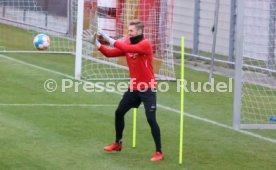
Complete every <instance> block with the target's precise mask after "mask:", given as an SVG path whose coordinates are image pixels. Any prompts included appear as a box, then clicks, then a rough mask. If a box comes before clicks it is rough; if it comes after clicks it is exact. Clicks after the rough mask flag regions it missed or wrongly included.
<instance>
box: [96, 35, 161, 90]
mask: <svg viewBox="0 0 276 170" xmlns="http://www.w3.org/2000/svg"><path fill="white" fill-rule="evenodd" d="M114 47H115V48H108V47H106V46H104V45H101V47H100V48H99V50H100V51H101V52H102V53H103V54H104V55H105V56H106V57H119V56H124V55H125V56H126V60H127V64H128V67H129V76H130V86H129V88H130V89H132V90H140V89H141V90H143V89H149V88H155V87H156V80H155V77H154V72H153V67H152V58H153V50H152V45H151V43H150V42H149V41H148V40H147V39H143V40H141V41H140V42H139V43H137V44H131V43H130V40H129V38H128V37H126V38H123V39H122V40H117V41H115V44H114Z"/></svg>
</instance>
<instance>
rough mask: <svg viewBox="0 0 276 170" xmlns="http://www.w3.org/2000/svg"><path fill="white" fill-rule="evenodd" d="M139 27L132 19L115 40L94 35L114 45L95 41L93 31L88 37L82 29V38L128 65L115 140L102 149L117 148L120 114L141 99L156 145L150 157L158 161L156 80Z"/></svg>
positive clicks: (121, 125)
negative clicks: (122, 35)
mask: <svg viewBox="0 0 276 170" xmlns="http://www.w3.org/2000/svg"><path fill="white" fill-rule="evenodd" d="M143 30H144V24H143V23H142V22H141V21H139V20H133V21H131V22H130V24H129V26H128V36H127V37H124V38H123V39H122V40H117V41H116V40H114V39H112V38H110V37H109V36H107V35H106V34H105V33H104V32H103V31H99V32H98V34H99V35H101V36H102V37H103V38H104V39H105V40H106V41H107V42H109V44H110V45H111V46H114V48H109V47H107V46H105V45H102V44H101V43H99V41H98V40H97V38H95V37H96V35H95V34H94V35H93V36H94V37H93V38H92V37H91V36H89V35H92V34H89V33H87V32H84V40H87V41H91V42H92V43H94V44H95V45H96V46H97V48H98V50H99V51H100V52H101V53H102V54H104V55H105V56H106V57H119V56H126V60H127V64H128V67H129V75H130V85H129V88H128V90H127V91H126V92H125V93H124V95H123V97H122V99H121V101H120V103H119V105H118V108H117V110H116V111H115V129H116V139H115V142H113V143H112V144H110V145H108V146H106V147H104V150H105V151H106V152H111V151H121V149H122V138H123V130H124V125H125V122H124V116H125V114H126V113H127V112H128V111H129V110H130V109H131V108H138V107H139V105H140V104H141V102H143V104H144V107H145V112H146V117H147V121H148V123H149V125H150V128H151V134H152V136H153V139H154V142H155V146H156V152H155V153H154V155H153V156H152V157H151V159H150V160H151V161H158V160H163V159H164V156H163V154H162V151H161V139H160V138H161V137H160V129H159V126H158V123H157V121H156V90H155V87H156V81H155V77H154V72H153V67H152V60H153V50H152V45H151V43H150V42H149V40H147V39H145V38H144V34H143ZM89 37H90V38H89ZM92 39H93V40H92Z"/></svg>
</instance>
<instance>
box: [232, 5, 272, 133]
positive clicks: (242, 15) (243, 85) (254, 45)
mask: <svg viewBox="0 0 276 170" xmlns="http://www.w3.org/2000/svg"><path fill="white" fill-rule="evenodd" d="M275 9H276V1H274V0H268V1H263V0H245V1H238V5H237V14H238V17H237V27H236V30H237V37H236V50H235V53H236V55H235V56H236V64H235V70H236V71H235V94H234V109H233V111H234V113H233V127H234V128H235V129H239V128H244V129H276V65H275V62H276V60H275V26H276V25H275V21H276V16H275Z"/></svg>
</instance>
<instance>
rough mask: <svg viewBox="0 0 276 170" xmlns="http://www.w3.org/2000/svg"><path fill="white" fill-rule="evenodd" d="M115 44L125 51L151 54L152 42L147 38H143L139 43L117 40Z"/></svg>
mask: <svg viewBox="0 0 276 170" xmlns="http://www.w3.org/2000/svg"><path fill="white" fill-rule="evenodd" d="M114 46H115V47H116V48H118V49H120V50H122V51H124V52H125V53H139V54H146V55H149V54H151V46H150V43H149V42H148V41H146V40H143V41H141V42H140V43H138V44H126V43H124V42H120V41H115V43H114Z"/></svg>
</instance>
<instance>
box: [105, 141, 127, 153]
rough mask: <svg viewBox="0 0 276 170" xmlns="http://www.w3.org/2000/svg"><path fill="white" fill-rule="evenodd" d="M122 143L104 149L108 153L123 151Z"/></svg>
mask: <svg viewBox="0 0 276 170" xmlns="http://www.w3.org/2000/svg"><path fill="white" fill-rule="evenodd" d="M122 147H123V146H122V143H117V142H114V143H112V144H110V145H108V146H106V147H104V150H105V151H106V152H112V151H121V150H122Z"/></svg>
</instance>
